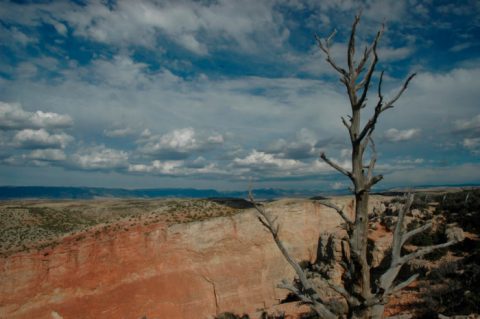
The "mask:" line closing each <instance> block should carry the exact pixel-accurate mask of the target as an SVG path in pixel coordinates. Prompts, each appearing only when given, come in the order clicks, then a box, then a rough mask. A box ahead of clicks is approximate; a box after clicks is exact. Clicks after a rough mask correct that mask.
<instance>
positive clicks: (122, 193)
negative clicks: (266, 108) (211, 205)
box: [0, 186, 318, 200]
mask: <svg viewBox="0 0 480 319" xmlns="http://www.w3.org/2000/svg"><path fill="white" fill-rule="evenodd" d="M253 194H254V195H255V198H258V199H272V198H280V197H311V196H316V195H318V192H313V191H308V190H300V191H297V190H283V189H255V190H253ZM162 197H167V198H168V197H184V198H246V197H248V191H247V190H245V191H217V190H214V189H194V188H152V189H122V188H97V187H47V186H0V200H6V199H96V198H162Z"/></svg>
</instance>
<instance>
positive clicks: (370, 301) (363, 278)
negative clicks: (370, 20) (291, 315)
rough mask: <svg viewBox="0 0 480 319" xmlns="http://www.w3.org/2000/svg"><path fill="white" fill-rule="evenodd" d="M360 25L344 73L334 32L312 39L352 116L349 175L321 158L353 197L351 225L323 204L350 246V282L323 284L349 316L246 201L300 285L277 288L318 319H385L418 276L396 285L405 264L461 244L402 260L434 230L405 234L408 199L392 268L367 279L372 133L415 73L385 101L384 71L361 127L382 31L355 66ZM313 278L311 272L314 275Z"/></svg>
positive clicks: (458, 236)
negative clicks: (417, 239)
mask: <svg viewBox="0 0 480 319" xmlns="http://www.w3.org/2000/svg"><path fill="white" fill-rule="evenodd" d="M359 21H360V15H357V16H356V17H355V19H354V22H353V25H352V30H351V33H350V38H349V42H348V51H347V64H348V65H347V67H346V68H343V67H341V66H340V65H339V64H337V62H336V61H335V60H334V59H333V57H332V55H331V53H330V47H331V42H332V39H333V37H334V35H335V31H334V32H333V33H332V34H331V35H330V36H329V37H328V38H326V39H325V40H324V39H321V38H320V37H318V36H316V41H317V43H318V45H319V47H320V49H321V50H322V51H323V52H324V54H325V56H326V61H327V62H328V63H329V64H330V66H331V67H332V68H333V69H334V70H335V71H337V72H338V73H339V74H340V81H341V82H342V83H343V85H344V86H345V88H346V92H347V95H348V98H349V101H350V110H351V114H350V116H349V117H348V119H347V118H344V117H342V118H341V120H342V123H343V125H344V126H345V127H346V129H347V131H348V135H349V137H350V142H351V151H352V156H351V169H347V168H344V167H342V166H340V165H339V164H337V163H336V162H335V161H333V160H331V159H329V158H328V157H327V156H326V155H325V154H324V153H322V154H321V155H320V157H321V159H322V160H324V161H325V162H326V163H327V164H328V165H330V166H331V167H332V168H334V169H335V170H337V171H338V172H340V173H341V174H343V175H345V176H346V177H347V178H348V179H350V181H351V182H352V186H353V187H352V192H353V195H354V198H355V210H354V216H353V219H351V218H350V217H349V216H348V214H347V213H346V212H345V211H344V210H343V208H342V207H338V206H336V205H335V204H333V203H324V204H325V205H326V206H329V207H331V208H333V209H334V210H335V211H336V212H337V213H338V214H339V215H340V216H341V217H342V219H343V222H344V225H345V229H346V230H347V232H346V233H347V238H345V241H346V242H347V243H348V245H349V251H350V254H349V256H346V257H345V260H344V265H345V266H344V267H345V271H346V273H347V274H349V275H348V276H344V277H345V278H344V279H343V282H342V283H341V285H338V283H333V282H330V281H329V279H328V278H324V277H323V278H322V280H323V281H324V282H325V283H327V284H328V286H329V287H330V288H331V289H332V290H333V291H335V292H336V293H337V294H338V296H339V298H343V299H344V300H345V302H346V304H347V307H348V310H347V311H346V312H345V313H340V314H339V313H336V312H335V310H334V309H333V307H332V306H331V305H330V301H329V300H326V298H325V297H324V296H322V293H321V291H320V288H319V287H318V285H317V284H316V283H315V280H312V278H316V277H319V276H322V275H321V274H318V273H317V274H312V273H311V272H312V270H307V269H302V267H301V266H300V264H299V263H298V262H297V261H296V260H295V259H294V258H292V256H291V255H290V254H289V252H288V250H287V249H286V248H285V246H284V244H283V243H282V240H281V239H280V238H279V232H278V229H279V225H278V224H277V223H276V221H275V220H274V219H272V218H271V217H270V215H269V214H268V213H267V212H266V211H265V209H264V207H263V206H261V205H260V204H258V203H256V202H255V200H254V198H253V195H252V194H250V200H251V202H252V203H253V204H254V205H255V208H256V210H257V212H258V213H259V219H260V221H261V223H262V224H263V225H264V226H265V227H266V229H267V230H268V231H269V232H270V233H271V234H272V236H273V239H274V241H275V243H276V244H277V246H278V248H279V249H280V251H281V252H282V254H283V256H284V257H285V259H286V260H287V261H288V263H289V264H290V265H291V266H292V267H293V269H294V270H295V273H296V276H297V279H298V283H299V284H296V285H294V284H291V283H289V282H287V281H285V280H284V281H283V282H282V283H281V284H280V285H279V287H281V288H285V289H288V290H289V291H290V292H292V293H294V294H295V295H296V296H298V298H299V299H300V300H301V301H302V302H303V303H306V304H309V305H310V306H311V309H312V310H314V311H315V312H316V313H317V314H318V315H319V316H320V317H321V318H326V319H334V318H339V317H346V318H383V313H384V307H385V304H386V303H387V302H388V299H389V297H390V296H391V295H392V294H394V293H396V292H398V291H399V290H401V289H403V288H405V287H407V286H408V285H409V284H411V283H412V282H413V281H414V280H415V279H416V278H417V276H418V275H416V274H415V275H413V276H411V277H410V278H408V279H407V280H405V281H402V282H398V281H397V280H396V279H397V275H398V273H399V271H400V269H401V268H402V266H403V265H405V264H406V263H407V262H409V261H411V260H412V259H415V258H419V257H422V256H423V255H425V254H428V253H430V252H432V251H433V250H435V249H439V248H443V247H448V246H450V245H453V244H455V243H456V242H458V241H460V240H462V239H463V238H462V236H463V233H462V231H461V229H451V230H449V231H448V232H447V235H449V240H448V241H447V242H445V243H443V244H438V245H432V246H427V247H419V248H418V249H417V250H416V251H414V252H412V253H409V254H406V255H402V246H403V245H404V244H405V243H406V242H407V241H408V240H409V239H410V238H412V237H413V236H414V235H416V234H419V233H421V232H423V231H425V230H427V229H429V228H430V227H431V226H432V223H426V224H425V225H423V226H421V227H419V228H416V229H414V230H411V231H408V232H407V231H406V227H405V225H404V217H405V214H406V212H407V211H409V209H410V205H411V204H412V202H413V195H409V196H408V198H407V199H406V204H405V205H404V207H403V208H402V209H400V210H399V214H398V218H397V222H396V226H395V230H394V233H393V241H392V250H391V256H390V257H391V262H390V265H389V267H388V268H387V270H386V271H385V272H384V273H383V274H382V275H381V276H379V277H378V278H371V276H372V266H371V264H370V263H369V260H368V258H367V256H368V253H369V251H368V249H369V247H368V245H367V240H368V230H369V218H368V217H369V216H368V213H369V195H370V191H371V189H372V187H373V186H374V185H375V184H377V183H378V182H379V181H381V180H382V178H383V176H382V175H380V174H379V175H376V174H374V169H375V164H376V160H377V153H376V149H375V144H374V142H373V138H372V133H373V131H374V130H375V126H376V124H377V121H378V119H379V117H380V115H381V114H382V113H383V112H385V111H386V110H388V109H391V108H393V107H394V104H395V102H397V100H398V99H399V98H400V96H401V95H402V94H403V93H404V92H405V90H406V89H407V87H408V84H409V83H410V81H411V80H412V79H413V77H414V76H415V73H414V74H412V75H410V76H408V77H407V79H406V80H405V82H404V83H403V85H402V86H401V88H400V89H399V90H398V91H397V92H396V94H394V95H393V97H391V98H390V99H388V100H387V99H385V97H384V95H383V93H382V80H383V74H384V73H383V71H382V72H381V73H380V77H379V80H378V86H377V101H376V104H375V106H374V109H373V114H372V115H371V116H370V118H369V119H368V120H367V121H366V123H365V124H363V125H362V122H361V113H362V110H364V109H365V107H366V106H367V93H368V91H369V89H370V86H371V83H372V77H373V75H374V71H375V69H376V67H377V63H378V56H377V47H378V43H379V41H380V38H381V36H382V33H383V31H384V27H383V25H382V27H381V28H380V30H379V31H378V32H377V34H376V36H375V38H374V39H373V41H372V43H371V44H370V45H368V46H367V47H365V49H364V50H363V51H362V53H361V55H360V57H359V61H358V62H357V61H356V60H355V49H356V45H355V38H356V30H357V25H358V23H359ZM367 148H370V152H369V158H368V162H366V161H365V159H364V158H365V157H366V156H365V155H366V154H367V153H368V152H366V150H367ZM313 272H314V271H313Z"/></svg>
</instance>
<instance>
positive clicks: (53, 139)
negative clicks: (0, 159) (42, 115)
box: [13, 129, 73, 148]
mask: <svg viewBox="0 0 480 319" xmlns="http://www.w3.org/2000/svg"><path fill="white" fill-rule="evenodd" d="M13 141H14V144H15V146H17V147H20V148H65V147H66V146H67V145H68V144H69V143H70V142H72V141H73V137H72V136H70V135H68V134H65V133H59V134H51V133H49V132H47V131H46V130H45V129H39V130H32V129H25V130H21V131H19V132H17V133H16V134H15V136H14V138H13Z"/></svg>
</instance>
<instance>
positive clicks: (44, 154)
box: [25, 148, 67, 161]
mask: <svg viewBox="0 0 480 319" xmlns="http://www.w3.org/2000/svg"><path fill="white" fill-rule="evenodd" d="M25 158H27V159H32V160H40V161H64V160H65V159H66V158H67V156H66V155H65V152H64V151H63V150H59V149H52V148H47V149H39V150H33V151H32V152H30V154H27V155H25Z"/></svg>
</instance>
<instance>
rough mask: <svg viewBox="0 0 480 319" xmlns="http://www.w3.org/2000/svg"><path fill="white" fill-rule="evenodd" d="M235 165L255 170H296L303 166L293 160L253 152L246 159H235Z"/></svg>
mask: <svg viewBox="0 0 480 319" xmlns="http://www.w3.org/2000/svg"><path fill="white" fill-rule="evenodd" d="M233 163H234V164H235V165H236V166H239V167H250V168H253V169H265V168H272V167H273V168H279V169H285V170H288V169H294V168H298V167H299V166H302V163H301V162H300V161H297V160H293V159H284V158H276V157H275V156H274V155H272V154H268V153H265V152H259V151H257V150H253V151H252V152H251V153H250V154H248V155H247V156H246V157H245V158H235V159H234V160H233Z"/></svg>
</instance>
